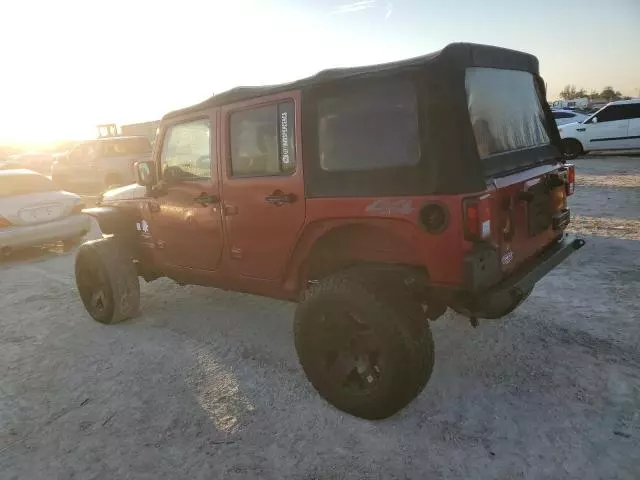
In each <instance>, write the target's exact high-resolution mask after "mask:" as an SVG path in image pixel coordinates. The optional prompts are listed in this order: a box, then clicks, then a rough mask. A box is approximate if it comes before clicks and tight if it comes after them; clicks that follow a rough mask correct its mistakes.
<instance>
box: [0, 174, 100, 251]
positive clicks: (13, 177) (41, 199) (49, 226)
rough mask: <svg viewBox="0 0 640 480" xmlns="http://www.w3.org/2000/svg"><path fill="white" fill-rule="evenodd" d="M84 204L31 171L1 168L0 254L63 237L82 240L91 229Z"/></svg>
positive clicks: (74, 241) (67, 241)
mask: <svg viewBox="0 0 640 480" xmlns="http://www.w3.org/2000/svg"><path fill="white" fill-rule="evenodd" d="M83 208H84V204H83V203H82V200H81V199H80V197H79V196H78V195H76V194H74V193H69V192H64V191H62V190H60V189H59V188H57V187H56V186H55V185H54V184H53V182H52V181H51V180H49V179H48V178H47V177H45V176H44V175H41V174H39V173H36V172H34V171H31V170H24V169H13V170H2V171H0V254H6V253H9V252H10V251H11V250H13V249H18V248H24V247H31V246H36V245H43V244H46V243H51V242H55V241H59V240H62V241H63V242H64V243H65V246H66V247H70V246H72V245H75V244H77V243H79V241H80V239H81V238H82V237H83V236H84V235H86V233H87V232H88V231H89V229H90V228H91V221H90V219H89V217H88V216H87V215H85V214H83V213H81V210H82V209H83Z"/></svg>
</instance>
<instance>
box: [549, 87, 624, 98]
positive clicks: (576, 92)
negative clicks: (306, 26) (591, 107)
mask: <svg viewBox="0 0 640 480" xmlns="http://www.w3.org/2000/svg"><path fill="white" fill-rule="evenodd" d="M560 97H561V98H563V99H565V100H573V99H574V98H584V97H588V98H590V99H591V100H606V101H607V102H613V101H615V100H628V99H630V98H631V97H626V96H624V95H622V94H621V93H620V92H619V91H618V90H615V89H614V88H613V87H612V86H611V85H608V86H606V87H604V88H603V89H602V91H600V92H598V91H597V90H595V89H591V90H590V91H588V92H587V91H586V90H585V89H584V88H580V89H578V88H576V86H575V85H565V87H564V88H563V89H562V91H561V92H560Z"/></svg>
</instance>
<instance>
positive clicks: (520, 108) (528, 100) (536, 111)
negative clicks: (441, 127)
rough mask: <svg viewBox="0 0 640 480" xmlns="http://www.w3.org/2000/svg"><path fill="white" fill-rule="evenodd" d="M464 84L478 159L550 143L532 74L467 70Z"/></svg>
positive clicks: (493, 69) (483, 69) (481, 69)
mask: <svg viewBox="0 0 640 480" xmlns="http://www.w3.org/2000/svg"><path fill="white" fill-rule="evenodd" d="M465 83H466V89H467V103H468V107H469V116H470V120H471V125H472V127H473V132H474V135H475V139H476V145H477V147H478V153H479V154H480V157H481V158H486V157H489V156H491V155H495V154H498V153H504V152H510V151H514V150H520V149H524V148H531V147H536V146H541V145H547V144H549V143H550V140H549V136H548V134H547V131H546V128H545V120H544V111H543V109H542V102H541V99H540V93H539V90H538V87H537V85H536V82H535V79H534V76H533V75H532V74H531V73H529V72H523V71H519V70H500V69H495V68H480V67H474V68H468V69H467V72H466V78H465Z"/></svg>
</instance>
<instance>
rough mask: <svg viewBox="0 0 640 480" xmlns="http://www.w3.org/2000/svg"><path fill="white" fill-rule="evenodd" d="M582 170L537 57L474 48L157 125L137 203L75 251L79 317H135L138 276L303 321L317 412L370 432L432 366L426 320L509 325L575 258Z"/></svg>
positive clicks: (125, 193) (326, 78)
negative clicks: (572, 202)
mask: <svg viewBox="0 0 640 480" xmlns="http://www.w3.org/2000/svg"><path fill="white" fill-rule="evenodd" d="M574 178H575V173H574V167H573V165H567V164H565V163H564V161H563V159H562V152H561V141H560V137H559V135H558V130H557V128H556V124H555V122H554V120H553V117H552V115H551V111H550V109H549V106H548V105H547V102H546V101H545V91H544V83H543V81H542V79H541V78H540V76H539V75H538V61H537V59H536V58H535V57H533V56H531V55H528V54H525V53H521V52H516V51H512V50H506V49H503V48H496V47H491V46H483V45H471V44H452V45H449V46H447V47H446V48H444V49H443V50H441V51H440V52H437V53H434V54H431V55H426V56H423V57H419V58H415V59H411V60H405V61H401V62H397V63H392V64H386V65H378V66H373V67H363V68H351V69H337V70H328V71H324V72H322V73H319V74H318V75H315V76H313V77H311V78H307V79H304V80H300V81H297V82H294V83H290V84H285V85H277V86H270V87H255V88H253V87H251V88H236V89H233V90H230V91H228V92H225V93H222V94H220V95H216V96H214V97H212V98H210V99H209V100H206V101H204V102H202V103H200V104H198V105H194V106H192V107H189V108H185V109H183V110H179V111H176V112H172V113H169V114H167V115H166V116H165V117H164V118H163V119H162V122H161V127H160V134H159V137H158V142H156V146H155V149H154V153H153V157H152V161H149V162H146V161H145V162H140V163H138V164H137V184H134V185H130V186H126V187H122V188H118V189H115V190H110V191H107V192H106V193H105V194H104V196H103V198H102V200H101V203H100V206H99V207H96V208H91V209H87V210H85V212H86V213H88V214H89V215H92V216H94V217H95V218H97V220H98V222H99V224H100V227H101V229H102V232H103V233H104V234H105V236H104V238H102V239H100V240H96V241H91V242H87V243H85V244H84V245H82V247H80V249H79V251H78V254H77V259H76V267H75V268H76V281H77V285H78V290H79V292H80V296H81V298H82V301H83V303H84V305H85V307H86V308H87V310H88V311H89V313H90V315H91V316H92V317H93V318H94V319H95V320H97V321H99V322H103V323H115V322H119V321H121V320H124V319H126V318H130V317H133V316H134V315H136V314H137V312H138V306H139V293H140V289H139V288H140V287H139V283H138V277H139V276H141V277H142V278H144V279H145V280H146V281H150V280H153V279H155V278H158V277H169V278H172V279H174V280H175V281H176V282H178V283H180V284H198V285H207V286H211V287H217V288H222V289H227V290H235V291H241V292H250V293H254V294H258V295H264V296H268V297H273V298H278V299H286V300H291V301H294V302H297V303H298V306H297V310H296V314H295V328H294V332H295V345H296V349H297V352H298V355H299V358H300V362H301V364H302V367H303V369H304V371H305V373H306V375H307V377H308V378H309V380H310V381H311V383H312V384H313V386H314V387H315V388H316V389H317V390H318V392H319V393H320V395H322V396H323V397H325V398H326V399H327V400H328V401H329V402H330V403H332V404H333V405H335V406H336V407H337V408H339V409H342V410H344V411H346V412H349V413H351V414H353V415H357V416H360V417H364V418H370V419H379V418H384V417H387V416H389V415H392V414H393V413H395V412H397V411H398V410H400V409H401V408H403V407H404V406H405V405H407V404H408V403H409V402H410V401H411V400H412V399H413V398H415V397H416V396H417V395H418V394H419V393H420V391H421V390H422V389H423V388H424V386H425V384H426V383H427V381H428V380H429V377H430V375H431V372H432V369H433V363H434V347H433V340H432V336H431V333H430V329H429V323H428V321H427V319H431V320H435V319H436V318H438V317H439V316H441V315H442V314H443V313H444V312H445V310H446V309H447V307H450V308H452V309H453V310H455V311H457V312H460V313H462V314H464V315H466V316H468V317H469V318H470V320H471V323H472V324H473V325H474V326H476V325H477V318H478V317H484V318H499V317H503V316H505V315H507V314H508V313H509V312H511V311H513V310H514V309H515V308H516V307H517V306H518V305H519V304H520V303H521V302H522V301H523V300H525V299H526V298H527V296H528V295H529V294H530V292H531V290H532V288H533V287H534V285H535V284H536V282H537V281H538V280H540V279H541V278H542V277H543V276H544V275H545V274H546V273H547V272H549V271H550V270H551V269H553V268H554V267H555V266H556V265H558V264H559V263H560V262H562V261H563V260H564V259H565V258H567V257H568V256H569V255H571V254H572V253H573V252H574V251H575V250H577V249H579V248H580V247H582V245H583V244H584V242H583V241H582V240H579V239H576V238H572V237H569V236H567V235H565V234H564V230H565V227H566V226H567V224H568V223H569V209H568V208H567V196H569V195H571V194H572V193H573V189H574Z"/></svg>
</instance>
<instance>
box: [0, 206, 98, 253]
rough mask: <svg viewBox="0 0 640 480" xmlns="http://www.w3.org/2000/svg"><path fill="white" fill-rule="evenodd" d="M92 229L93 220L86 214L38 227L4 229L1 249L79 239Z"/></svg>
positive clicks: (0, 243) (22, 226)
mask: <svg viewBox="0 0 640 480" xmlns="http://www.w3.org/2000/svg"><path fill="white" fill-rule="evenodd" d="M90 228H91V220H90V219H89V217H88V216H87V215H84V214H74V215H70V216H68V217H64V218H61V219H58V220H54V221H52V222H47V223H41V224H38V225H20V226H15V227H8V228H3V229H2V230H0V248H26V247H33V246H36V245H42V244H44V243H49V242H55V241H58V240H64V239H67V238H73V237H79V236H81V235H83V234H85V233H87V232H88V231H89V229H90Z"/></svg>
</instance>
